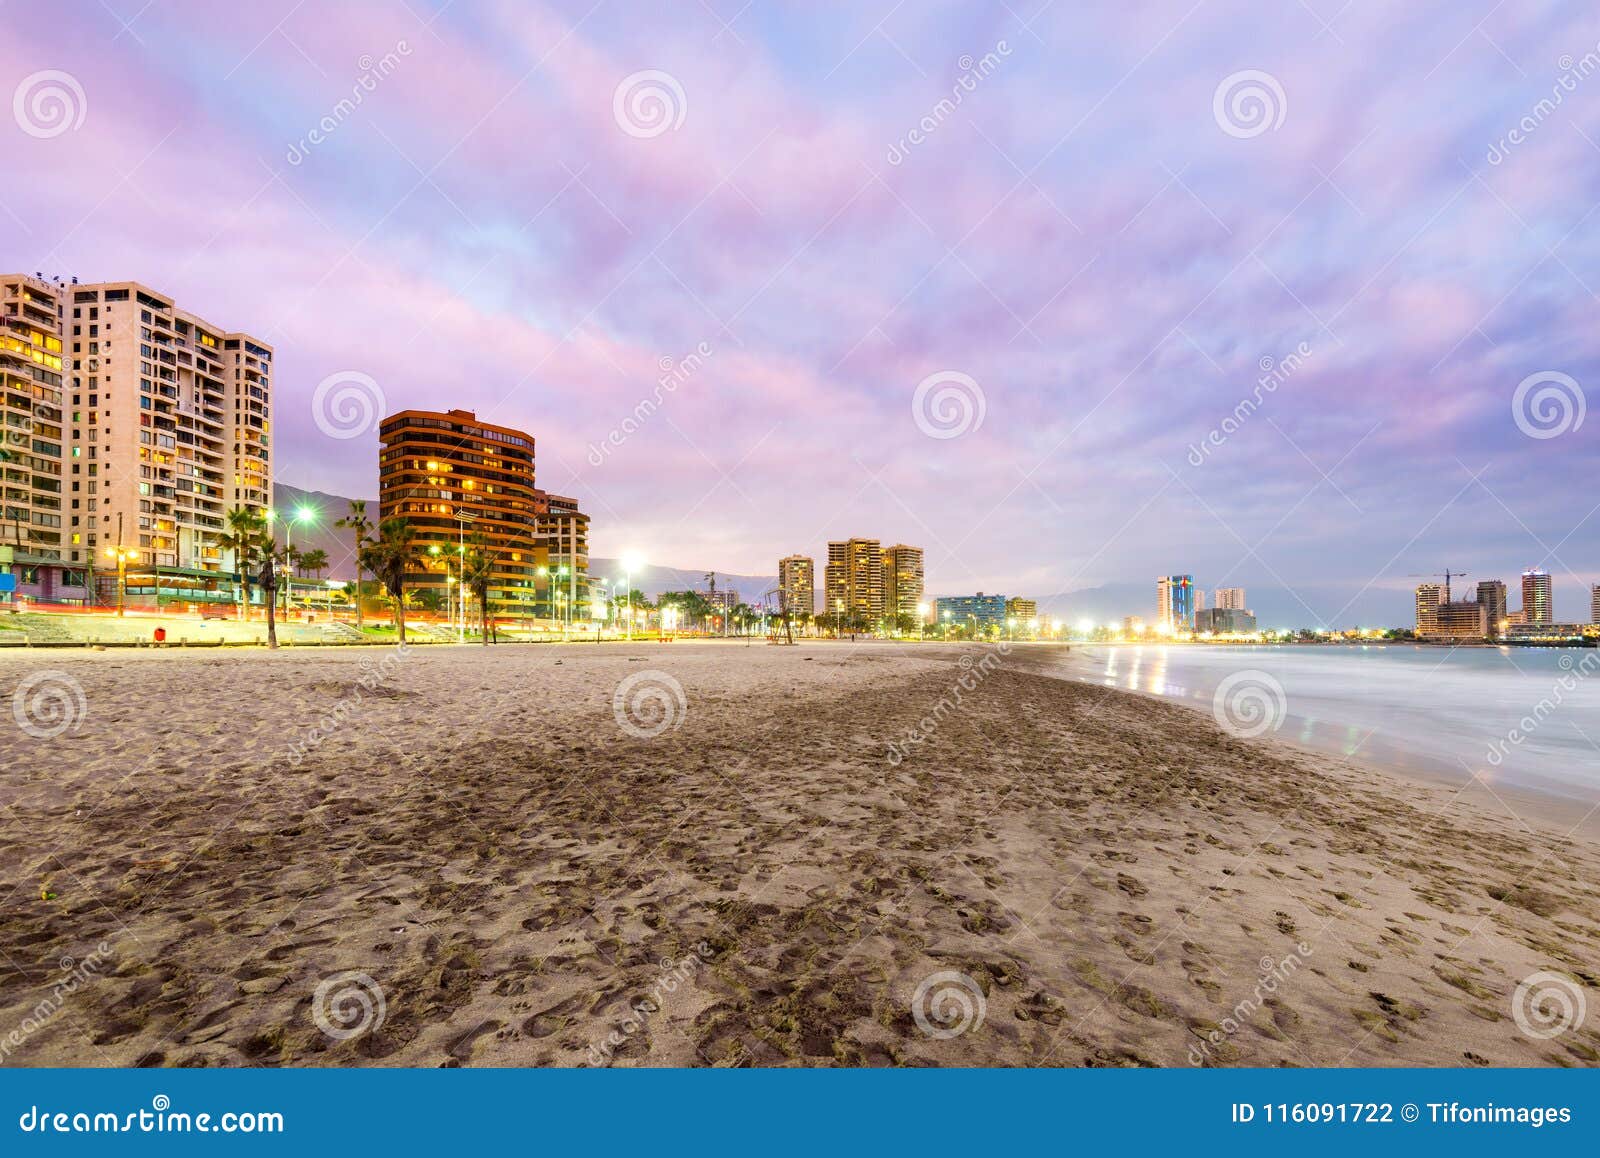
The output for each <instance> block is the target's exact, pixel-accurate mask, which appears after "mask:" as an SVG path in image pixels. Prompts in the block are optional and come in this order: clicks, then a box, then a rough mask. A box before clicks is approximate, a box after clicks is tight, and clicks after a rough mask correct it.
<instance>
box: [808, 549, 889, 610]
mask: <svg viewBox="0 0 1600 1158" xmlns="http://www.w3.org/2000/svg"><path fill="white" fill-rule="evenodd" d="M823 597H824V599H825V600H826V601H827V607H826V611H827V613H828V614H829V615H837V614H839V613H840V612H843V613H844V614H846V615H851V616H854V617H856V618H858V619H862V620H865V621H866V622H867V624H868V625H870V626H876V625H877V624H878V622H879V621H880V620H881V619H882V618H883V613H884V589H883V548H882V547H881V546H880V545H879V543H878V540H877V539H846V540H844V541H842V542H830V543H829V544H828V564H827V567H826V569H825V570H824V572H823Z"/></svg>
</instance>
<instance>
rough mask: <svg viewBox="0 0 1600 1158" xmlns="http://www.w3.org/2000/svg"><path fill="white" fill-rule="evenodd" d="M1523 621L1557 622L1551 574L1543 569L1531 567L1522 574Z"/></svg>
mask: <svg viewBox="0 0 1600 1158" xmlns="http://www.w3.org/2000/svg"><path fill="white" fill-rule="evenodd" d="M1522 619H1523V622H1524V623H1554V622H1555V604H1554V602H1553V600H1552V593H1551V590H1550V573H1549V572H1548V571H1546V570H1544V569H1543V568H1540V567H1530V568H1528V569H1527V570H1526V571H1524V572H1523V573H1522Z"/></svg>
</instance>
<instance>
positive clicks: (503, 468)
mask: <svg viewBox="0 0 1600 1158" xmlns="http://www.w3.org/2000/svg"><path fill="white" fill-rule="evenodd" d="M378 438H379V441H380V443H381V449H380V450H379V453H378V508H379V518H380V520H381V519H391V518H404V519H405V520H407V521H408V522H409V523H410V524H411V526H412V527H413V528H414V530H415V532H416V538H415V542H416V544H417V546H418V548H419V551H420V555H421V559H420V565H419V567H418V569H417V570H416V571H414V572H413V573H412V574H410V575H407V576H406V585H407V586H408V587H412V588H416V589H419V590H420V589H428V588H432V589H433V590H435V591H436V592H438V594H439V597H440V599H441V601H442V600H443V598H444V595H445V592H446V591H447V590H449V588H450V586H451V580H456V581H459V579H460V575H461V565H460V562H459V560H460V555H461V549H462V547H463V545H464V543H465V541H466V539H467V538H468V537H470V536H472V535H481V536H482V537H483V539H484V540H485V541H486V542H487V544H488V548H487V549H488V553H489V555H490V557H491V558H492V560H493V564H492V571H491V579H490V586H489V601H490V605H491V607H492V608H495V609H498V610H501V611H505V610H509V609H515V610H521V611H527V610H529V607H528V605H529V604H532V603H534V602H535V601H536V600H537V599H538V596H539V591H538V589H537V586H536V584H535V582H534V581H535V579H536V577H537V568H538V567H539V566H540V565H541V563H542V561H543V557H544V544H543V542H542V541H541V540H540V539H539V537H538V535H539V529H538V526H537V519H538V516H539V514H540V513H541V511H542V510H544V501H543V499H542V498H541V496H540V493H539V492H538V490H537V488H535V487H534V485H533V480H534V470H533V453H534V443H533V437H532V435H529V434H525V433H523V432H522V431H520V430H513V429H511V428H510V427H506V426H495V425H493V424H491V423H487V422H480V421H478V417H477V415H475V414H474V413H473V412H472V411H470V410H451V411H447V412H443V413H440V412H437V411H430V410H402V411H400V412H398V413H396V414H391V415H389V416H388V417H387V418H385V419H384V420H383V421H382V423H381V424H380V425H379V427H378ZM373 534H374V536H376V535H377V534H378V532H377V531H376V530H374V532H373Z"/></svg>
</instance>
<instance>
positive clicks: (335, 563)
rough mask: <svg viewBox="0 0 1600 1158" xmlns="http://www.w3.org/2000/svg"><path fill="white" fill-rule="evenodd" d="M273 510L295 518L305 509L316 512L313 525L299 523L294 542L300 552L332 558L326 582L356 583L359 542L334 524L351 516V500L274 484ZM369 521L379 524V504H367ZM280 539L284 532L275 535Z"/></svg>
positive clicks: (341, 496)
mask: <svg viewBox="0 0 1600 1158" xmlns="http://www.w3.org/2000/svg"><path fill="white" fill-rule="evenodd" d="M272 507H273V510H275V511H279V512H284V513H289V514H292V513H293V512H295V511H299V510H302V509H305V510H311V511H315V512H316V515H315V518H314V520H313V521H312V522H310V523H296V524H295V527H294V532H293V538H292V539H291V540H290V542H291V543H292V545H293V546H294V549H295V550H296V551H314V550H319V549H320V550H322V551H325V552H326V553H327V555H328V570H327V573H326V575H325V576H324V578H327V579H344V580H346V581H349V580H353V579H354V578H355V577H356V555H355V539H354V537H353V536H352V535H351V533H350V532H349V531H347V530H343V529H341V528H339V527H336V526H334V525H333V524H334V523H335V522H337V521H338V520H339V519H342V518H344V517H345V516H346V515H348V514H349V513H350V500H349V499H348V498H346V497H345V496H344V495H332V494H329V493H328V492H327V491H306V490H301V489H300V488H299V487H296V486H290V485H289V484H288V483H281V482H280V483H273V484H272ZM367 518H369V519H371V520H372V521H373V522H374V523H376V522H377V521H378V500H377V499H368V500H367ZM274 534H275V535H276V537H278V538H280V539H281V538H282V537H283V533H282V531H274Z"/></svg>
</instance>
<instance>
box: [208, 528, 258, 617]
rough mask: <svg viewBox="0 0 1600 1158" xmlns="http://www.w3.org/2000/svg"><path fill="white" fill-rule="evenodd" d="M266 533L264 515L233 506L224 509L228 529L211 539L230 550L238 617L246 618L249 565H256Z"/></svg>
mask: <svg viewBox="0 0 1600 1158" xmlns="http://www.w3.org/2000/svg"><path fill="white" fill-rule="evenodd" d="M266 533H267V520H266V516H264V515H262V514H260V513H259V512H257V511H253V510H251V509H250V508H249V507H234V508H233V510H231V511H229V512H228V529H227V530H226V531H224V532H223V533H222V534H220V535H217V536H216V537H215V538H214V539H213V540H212V544H213V545H214V546H217V547H220V548H222V549H223V550H224V551H231V552H232V553H233V560H234V566H235V567H236V568H237V569H238V572H239V590H240V593H241V596H242V598H243V604H242V610H241V611H240V615H239V617H240V619H245V620H247V619H249V618H250V568H251V567H253V566H255V564H256V561H257V559H258V557H259V555H260V548H261V543H262V540H263V539H265V538H266Z"/></svg>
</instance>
